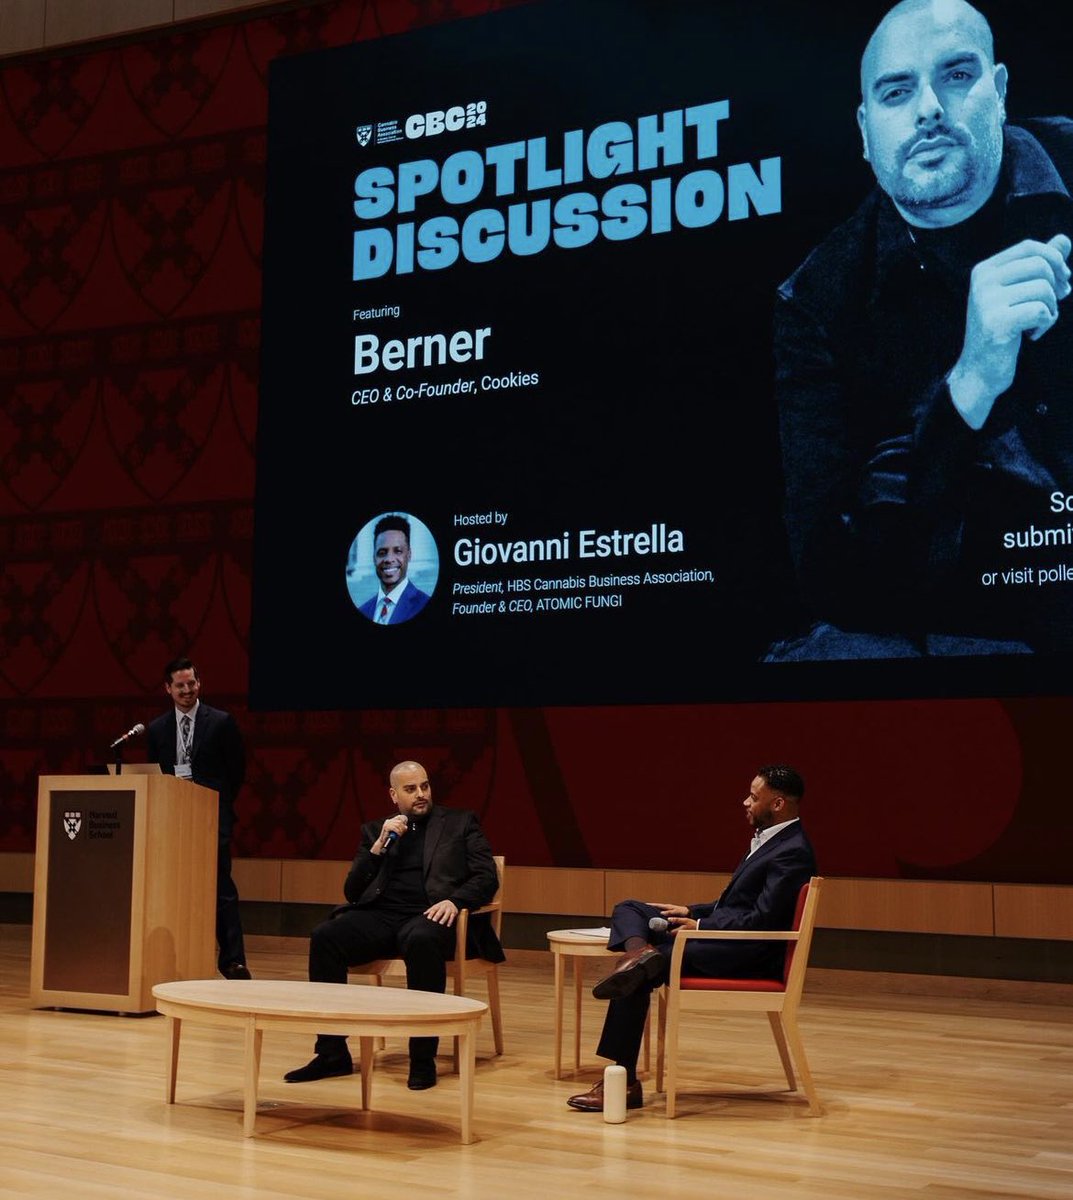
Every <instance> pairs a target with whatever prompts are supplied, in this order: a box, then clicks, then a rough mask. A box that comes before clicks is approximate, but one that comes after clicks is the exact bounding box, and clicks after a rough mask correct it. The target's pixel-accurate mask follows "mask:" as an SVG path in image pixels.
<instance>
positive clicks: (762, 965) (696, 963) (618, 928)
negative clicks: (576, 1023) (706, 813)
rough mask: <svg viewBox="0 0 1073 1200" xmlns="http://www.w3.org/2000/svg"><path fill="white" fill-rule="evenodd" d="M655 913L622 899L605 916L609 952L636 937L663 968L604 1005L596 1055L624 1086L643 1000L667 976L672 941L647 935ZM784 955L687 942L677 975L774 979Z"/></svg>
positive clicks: (631, 1070) (773, 949)
mask: <svg viewBox="0 0 1073 1200" xmlns="http://www.w3.org/2000/svg"><path fill="white" fill-rule="evenodd" d="M659 915H660V912H659V909H658V908H654V907H653V906H652V905H651V904H645V903H643V902H642V901H640V900H623V901H622V902H621V903H620V904H616V905H615V911H614V912H613V913H612V914H611V936H610V937H609V938H608V939H607V944H608V945H609V946H610V947H611V949H612V950H623V949H625V946H626V939H627V938H631V937H642V938H645V939H646V940H647V941H648V942H649V944H650V945H652V946H654V947H655V949H657V950H658V951H659V952H660V953H661V954H662V955H663V956H664V961H663V969H662V970H661V971H660V972H659V973H658V974H657V976H656V978H655V979H652V980H648V981H647V982H646V983H645V984H644V985H643V986H642V987H640V988H638V989H637V991H636V992H634V993H633V995H631V996H623V997H622V998H621V999H618V1000H610V1001H608V1005H607V1015H606V1017H605V1018H604V1029H603V1033H602V1034H601V1035H600V1044H599V1046H597V1048H596V1053H597V1054H599V1055H600V1056H601V1057H602V1058H610V1059H612V1060H613V1061H614V1062H616V1063H618V1064H619V1065H620V1066H623V1067H625V1068H626V1076H627V1079H628V1080H629V1082H630V1083H632V1082H633V1081H634V1079H636V1078H637V1056H638V1054H639V1053H640V1051H641V1039H642V1038H643V1036H644V1031H645V1020H646V1019H647V1017H648V1006H649V1000H650V998H651V996H652V992H653V990H654V989H655V988H658V987H661V986H662V985H663V984H664V983H666V982H667V979H668V977H669V975H670V959H671V950H672V949H673V948H674V938H673V937H672V936H669V935H668V934H666V933H653V932H652V931H651V930H650V929H649V928H648V922H649V921H650V920H651V918H652V917H658V916H659ZM784 953H785V951H784V950H783V947H782V944H781V943H774V944H772V943H767V942H739V941H733V942H699V941H698V942H687V943H686V949H685V955H684V956H683V959H682V972H683V974H685V975H705V976H707V977H708V978H711V979H716V978H719V979H753V978H756V979H777V978H779V977H780V970H781V958H782V956H783V955H784Z"/></svg>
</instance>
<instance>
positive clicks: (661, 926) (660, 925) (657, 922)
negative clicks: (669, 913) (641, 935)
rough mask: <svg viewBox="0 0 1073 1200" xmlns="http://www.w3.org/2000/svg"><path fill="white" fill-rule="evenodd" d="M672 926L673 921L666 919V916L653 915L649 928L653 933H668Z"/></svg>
mask: <svg viewBox="0 0 1073 1200" xmlns="http://www.w3.org/2000/svg"><path fill="white" fill-rule="evenodd" d="M670 927H671V923H670V921H668V920H667V919H666V917H653V918H652V919H651V920H650V921H649V922H648V928H649V929H651V930H652V932H653V933H666V932H667V930H668V929H670Z"/></svg>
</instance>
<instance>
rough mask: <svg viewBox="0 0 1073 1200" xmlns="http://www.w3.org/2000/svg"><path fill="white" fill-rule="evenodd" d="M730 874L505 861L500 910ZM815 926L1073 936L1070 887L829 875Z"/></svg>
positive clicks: (278, 866) (266, 888) (301, 889)
mask: <svg viewBox="0 0 1073 1200" xmlns="http://www.w3.org/2000/svg"><path fill="white" fill-rule="evenodd" d="M349 866H350V864H349V863H348V862H335V861H305V860H299V859H283V860H280V859H262V858H237V859H235V864H234V878H235V882H236V884H237V885H238V890H239V894H240V895H241V896H242V898H243V900H251V901H262V902H269V903H278V902H281V901H282V902H284V903H288V904H338V903H341V902H342V898H343V880H344V879H345V878H346V873H347V870H348V868H349ZM33 877H34V856H33V855H32V854H16V853H0V892H14V893H19V892H32V891H33ZM728 878H729V876H727V875H717V874H712V875H709V874H675V873H674V872H670V871H596V870H571V869H568V868H559V867H511V866H510V864H508V865H507V891H506V901H507V904H506V911H507V912H514V913H548V914H555V913H563V914H569V915H572V916H582V915H584V916H591V917H600V916H608V915H609V914H610V912H611V909H612V908H613V907H614V905H615V902H616V900H620V899H626V898H628V897H630V896H633V897H635V898H637V899H640V900H661V899H666V900H671V901H677V902H680V903H683V904H688V903H692V902H694V901H696V900H698V899H699V898H700V897H702V896H717V895H718V894H719V892H720V891H721V890H722V888H723V887H724V886H725V885H726V881H727V879H728ZM819 924H820V926H821V927H824V928H828V929H866V930H875V931H877V932H883V931H889V932H900V933H943V934H962V935H970V936H976V937H990V936H995V937H1009V938H1038V939H1054V940H1059V941H1060V940H1073V887H1033V886H1027V885H1021V884H991V883H948V882H943V881H920V880H912V879H832V878H828V879H827V883H826V886H825V889H824V896H823V904H822V906H821V909H820V919H819Z"/></svg>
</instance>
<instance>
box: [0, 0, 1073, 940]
mask: <svg viewBox="0 0 1073 1200" xmlns="http://www.w3.org/2000/svg"><path fill="white" fill-rule="evenodd" d="M499 7H504V5H501V4H497V3H494V2H493V0H456V2H454V3H451V2H447V0H444V2H442V3H433V2H431V0H426V2H421V0H379V2H373V0H338V2H337V3H326V4H317V5H311V6H309V7H307V8H295V7H292V6H285V7H284V8H282V9H281V10H279V11H278V12H274V13H273V12H269V13H268V14H267V15H266V14H265V13H264V12H260V11H258V12H256V13H254V14H252V15H246V16H244V17H235V16H232V17H229V18H226V19H220V20H218V21H217V22H216V23H215V24H201V25H197V26H189V27H181V28H178V29H172V30H169V31H166V32H159V33H153V34H145V35H141V36H140V37H139V38H138V39H137V40H126V41H124V42H122V43H120V44H114V45H106V46H103V47H92V48H89V49H84V50H81V51H78V52H72V53H66V54H62V55H59V54H57V55H53V56H48V55H35V56H33V57H28V58H23V59H11V60H8V61H6V62H4V63H3V64H0V393H2V397H3V403H2V409H0V460H2V464H3V469H2V472H0V475H2V482H0V557H2V560H3V564H4V565H3V578H2V582H0V741H2V748H0V891H5V890H6V891H20V890H23V882H24V881H25V879H26V878H27V877H28V876H27V870H26V868H27V863H28V856H29V854H30V853H31V852H32V850H33V840H34V826H35V796H36V787H37V778H38V776H39V775H41V774H49V775H56V774H62V773H67V772H71V773H77V772H81V771H83V770H84V769H85V768H86V767H87V766H89V765H90V764H92V763H94V762H98V761H100V760H102V759H103V757H104V755H105V752H106V751H105V748H106V747H107V745H108V743H109V742H110V741H111V739H112V738H114V737H115V736H117V734H119V733H120V732H122V731H123V730H125V729H127V728H129V727H130V726H131V724H133V723H134V722H135V721H146V720H148V719H149V718H151V717H152V716H154V715H155V714H156V713H157V712H158V711H160V710H161V708H162V707H163V704H162V702H163V700H164V696H163V692H162V690H161V684H160V671H161V667H162V665H163V663H164V662H165V661H166V660H167V659H168V658H169V657H170V656H171V655H172V654H173V653H175V652H177V651H183V650H188V651H189V652H190V653H191V654H192V656H193V657H194V658H195V659H196V660H197V662H198V663H199V664H200V666H201V669H202V674H203V684H204V696H205V698H206V700H208V701H209V702H210V703H213V704H216V705H220V706H222V707H225V708H228V709H230V710H232V711H233V712H234V713H235V714H236V716H237V717H238V720H239V721H240V723H241V725H242V728H243V730H244V731H245V734H246V737H247V740H248V745H249V749H250V772H249V780H248V784H247V786H246V789H245V791H244V793H243V795H242V796H241V798H240V801H239V805H238V808H239V825H238V828H237V831H236V835H235V842H236V852H237V853H238V854H239V855H240V856H242V857H244V858H245V859H247V860H248V863H247V870H248V872H249V873H250V878H251V880H252V879H253V878H254V877H255V876H256V875H257V874H258V873H257V869H256V862H257V861H258V860H263V861H264V863H265V872H267V875H268V876H269V877H271V878H272V879H274V878H275V877H276V873H277V872H278V875H279V878H280V879H281V880H282V879H283V878H284V877H285V876H286V874H287V873H288V870H296V871H298V872H299V873H300V872H301V871H302V870H307V871H308V870H312V874H313V876H314V877H323V878H326V877H327V876H325V875H324V874H323V869H318V868H317V865H316V864H317V863H321V862H323V863H324V864H325V869H330V871H331V872H332V873H333V876H332V877H333V878H337V873H336V867H335V865H334V864H335V862H336V861H338V860H345V859H348V858H349V857H350V856H351V854H352V852H353V849H354V847H355V845H356V842H357V839H358V830H359V826H360V824H361V822H362V821H364V820H366V819H369V818H371V817H373V816H376V815H378V814H380V813H382V812H383V811H384V807H385V804H386V795H385V785H384V777H385V773H386V770H387V768H388V767H389V766H390V764H391V763H392V762H393V761H395V760H397V759H399V758H402V757H414V758H418V759H420V760H421V761H422V762H424V763H425V764H426V765H427V767H428V769H429V771H430V774H431V776H432V778H433V780H434V786H435V788H436V794H437V797H438V798H439V799H441V800H445V801H449V802H451V803H453V804H457V805H461V806H467V807H471V808H474V809H476V810H478V811H479V812H480V814H481V816H482V818H483V821H484V824H485V827H486V829H487V831H488V834H489V837H490V838H491V840H492V842H493V843H494V845H495V848H496V850H497V851H498V852H500V853H502V854H505V855H506V857H507V859H508V861H509V862H510V864H511V867H512V871H515V872H516V874H515V878H516V879H521V878H522V876H521V875H519V874H517V869H518V868H526V869H529V870H532V871H536V872H538V874H537V875H535V876H532V878H531V880H530V882H531V883H532V881H533V880H536V881H537V882H536V883H535V884H534V885H533V886H535V888H536V892H535V895H536V897H538V898H540V897H542V898H543V899H544V900H546V902H547V903H546V906H545V907H544V908H543V909H542V910H540V911H545V912H554V911H578V909H577V908H573V907H571V903H570V902H568V900H567V899H566V898H565V897H567V896H571V895H573V894H574V893H575V892H577V891H578V888H579V887H580V888H581V892H580V893H579V894H583V895H585V896H587V895H588V893H587V892H586V891H585V889H584V887H582V886H581V885H582V884H583V883H584V881H585V880H586V879H587V878H590V877H589V876H588V875H586V874H574V872H573V870H570V871H564V869H577V870H580V871H583V872H591V873H593V877H595V876H596V875H598V876H599V880H600V883H599V888H597V889H594V890H593V891H592V894H593V896H596V895H597V894H598V895H599V896H600V898H601V902H602V901H603V900H604V898H605V897H604V880H605V873H613V872H636V871H640V870H644V871H656V872H662V873H668V872H669V873H680V872H681V873H705V874H707V873H713V872H716V873H717V872H722V871H726V870H728V869H729V868H731V867H732V866H733V864H734V863H735V862H736V861H737V859H738V858H739V857H740V855H741V853H742V849H743V846H744V844H745V841H746V831H745V828H744V825H743V821H742V816H741V810H740V805H739V800H740V797H741V796H742V795H743V794H744V792H745V790H746V787H747V784H748V781H749V778H750V776H751V774H752V771H753V769H754V767H755V766H757V765H758V764H759V763H761V762H764V761H772V760H786V761H791V762H794V763H795V764H797V765H799V766H800V768H801V769H802V771H803V772H804V774H805V776H806V778H807V779H808V783H809V796H808V798H807V801H806V809H805V814H806V820H807V823H808V826H809V829H810V831H811V834H812V837H813V840H814V842H815V844H816V847H817V851H818V854H819V859H820V864H821V868H822V870H823V872H824V874H825V875H828V876H832V877H836V876H843V877H847V880H857V881H864V882H865V883H867V881H906V886H905V888H904V889H903V890H901V891H899V892H896V893H895V896H896V899H895V900H894V901H893V906H894V908H899V907H900V906H902V905H903V904H909V906H910V908H911V907H912V905H913V904H914V903H916V901H914V900H913V899H912V897H914V896H920V895H921V894H923V893H921V892H920V891H919V889H918V890H917V891H916V892H914V891H912V889H911V888H910V887H909V884H910V882H912V883H913V885H914V886H915V885H916V884H917V883H922V882H926V881H933V882H934V881H947V882H950V883H956V884H964V885H966V886H964V887H957V888H954V889H953V891H952V892H943V891H941V890H940V891H936V890H934V889H931V890H928V891H927V895H928V896H931V897H932V898H933V899H934V898H935V897H939V899H938V900H935V903H936V904H938V905H939V911H944V910H946V909H947V908H949V909H950V911H953V912H962V911H963V912H964V913H965V914H966V915H965V919H964V922H961V921H960V918H959V919H958V921H956V922H955V925H956V926H957V927H956V928H953V929H949V930H946V931H947V932H965V933H974V932H990V933H995V932H998V927H999V926H1001V928H1002V929H1005V930H1007V935H1008V936H1050V937H1069V936H1070V934H1071V932H1073V929H1071V926H1073V917H1071V911H1073V909H1071V906H1073V899H1071V897H1073V889H1071V888H1070V885H1071V884H1073V867H1071V865H1070V854H1069V846H1070V844H1071V843H1073V806H1071V805H1070V803H1069V800H1068V793H1069V789H1070V780H1069V772H1068V767H1067V761H1068V757H1067V753H1066V745H1067V743H1068V730H1069V729H1070V727H1071V724H1073V701H1071V700H1068V699H1065V698H1060V699H1056V698H1037V699H1031V698H1030V699H1018V700H999V699H981V700H931V701H926V702H925V701H919V702H918V701H897V702H878V701H875V702H866V701H862V702H837V703H834V702H829V703H828V702H825V703H819V702H816V703H794V704H744V705H726V704H720V705H710V706H688V707H687V706H665V707H622V708H611V707H609V708H595V709H567V708H548V709H525V710H513V709H480V710H445V711H423V710H418V711H409V712H397V711H372V712H370V711H365V712H351V713H342V712H324V713H296V712H290V711H286V710H284V711H281V712H277V713H251V712H249V711H247V697H246V680H247V667H248V661H247V657H248V629H249V607H250V595H249V591H250V559H251V533H252V523H253V487H254V475H255V438H256V431H257V384H258V347H259V303H260V295H261V275H260V249H261V236H262V211H263V207H262V206H263V201H264V178H265V121H266V102H267V96H266V75H267V68H268V64H269V63H270V62H271V60H272V59H273V58H274V57H276V56H278V55H284V54H294V53H297V52H301V51H306V50H312V49H315V48H318V47H326V46H335V45H341V44H345V43H348V42H351V41H355V40H359V39H368V38H375V37H379V36H382V35H384V34H387V33H392V32H398V31H402V30H406V29H409V28H414V27H417V26H419V25H422V24H426V23H429V22H432V21H440V20H449V19H454V18H457V17H463V16H466V15H471V14H476V13H482V12H486V11H489V10H493V9H496V8H499ZM294 633H295V637H298V638H300V637H301V636H302V631H301V629H300V628H299V629H296V630H295V631H294ZM578 669H584V665H583V664H579V668H578ZM667 669H668V670H669V671H688V670H689V669H690V665H689V654H688V652H683V653H675V652H674V651H673V650H671V649H669V652H668V659H667ZM279 701H280V703H281V704H284V705H285V704H286V697H285V696H281V697H279ZM135 756H136V755H135ZM329 864H330V867H329ZM261 874H264V872H262V873H261ZM608 877H610V876H608ZM669 882H673V881H669ZM991 885H1001V886H995V887H992V886H991ZM273 886H274V885H273ZM280 888H281V892H280V895H281V898H283V899H286V897H284V896H283V894H282V883H281V885H280ZM563 888H565V892H562V891H557V890H556V889H563ZM876 888H878V891H876ZM887 888H888V883H882V884H881V885H880V884H879V883H876V885H875V887H873V888H872V891H870V892H868V894H869V895H872V894H873V893H875V894H876V895H879V894H880V893H882V894H883V895H886V894H887V893H886V891H884V889H887ZM549 889H550V890H549ZM256 890H257V889H255V891H256ZM271 890H272V889H271V887H270V888H269V891H271ZM312 890H313V891H314V892H315V891H316V890H317V889H316V887H314V888H313V889H312ZM866 890H867V889H866ZM832 894H833V895H834V894H835V889H833V891H832ZM848 895H850V897H851V900H850V901H848V902H847V904H846V906H845V907H846V910H847V912H851V911H853V910H854V907H855V906H856V909H857V911H859V912H860V920H859V923H858V925H857V927H862V928H874V927H875V924H874V921H875V920H879V921H880V924H882V918H874V917H873V916H871V915H869V914H868V913H867V912H865V911H864V910H865V909H867V907H868V905H867V904H866V903H864V900H863V899H862V896H863V893H860V894H857V893H853V892H852V888H851V891H850V893H848ZM854 896H856V898H855V899H854V898H853V897H854ZM556 897H560V898H559V899H556ZM942 897H945V899H943V898H942ZM265 898H267V896H265ZM295 898H302V899H309V900H312V899H315V898H316V897H315V896H313V895H312V894H304V895H302V896H300V897H299V896H296V897H295ZM1011 901H1015V903H1014V908H1013V910H1012V911H1014V913H1015V914H1016V915H1015V917H1011V918H1009V921H1011V922H1012V924H1009V925H1003V924H1002V922H1001V921H999V918H998V914H999V913H1000V912H1001V913H1006V914H1007V917H1008V914H1009V912H1010V911H1011V909H1010V903H1011ZM537 902H538V901H537V899H534V900H533V901H532V903H533V904H536V903H537ZM529 903H530V902H529V901H526V904H529ZM556 905H558V906H559V907H558V908H556ZM862 905H863V907H862ZM529 911H534V910H533V909H532V908H530V909H529ZM876 911H878V912H880V913H882V912H883V911H884V909H883V905H882V903H880V907H879V909H878V910H876ZM981 914H983V915H982V916H981ZM1003 919H1004V920H1005V919H1006V918H1003ZM846 920H849V921H851V920H852V917H847V918H846ZM887 927H897V925H894V926H889V925H888V926H887ZM1014 930H1016V932H1014Z"/></svg>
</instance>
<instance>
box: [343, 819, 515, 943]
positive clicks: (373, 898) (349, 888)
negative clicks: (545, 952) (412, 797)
mask: <svg viewBox="0 0 1073 1200" xmlns="http://www.w3.org/2000/svg"><path fill="white" fill-rule="evenodd" d="M386 819H387V818H381V819H380V820H378V821H369V822H367V823H366V824H365V825H363V826H362V827H361V847H360V848H359V850H358V853H357V856H356V857H355V859H354V862H353V864H352V865H351V868H350V873H349V874H348V875H347V877H346V883H345V884H344V885H343V895H344V896H346V898H347V900H348V901H349V903H348V904H346V905H343V906H342V907H341V908H339V909H336V912H345V911H346V910H347V909H348V908H368V907H371V906H373V905H375V904H376V903H377V901H378V900H379V899H380V897H381V896H383V895H384V894H385V893H386V892H388V891H389V890H390V887H391V868H392V865H393V863H394V856H393V855H392V854H391V853H388V854H373V853H372V847H373V843H374V842H376V841H377V840H378V838H379V837H380V830H381V827H382V826H383V824H384V821H385V820H386ZM424 850H425V857H424V867H425V894H426V895H427V896H428V899H429V903H430V904H436V903H438V902H439V901H440V900H451V901H453V902H454V903H455V904H456V905H457V906H458V907H459V908H469V909H474V908H480V907H481V906H482V905H483V904H487V903H488V902H489V901H490V900H491V899H492V897H493V896H494V895H495V894H496V889H497V888H498V886H499V879H498V876H497V874H496V864H495V860H494V859H493V858H492V849H491V847H490V846H489V845H488V840H487V838H486V837H485V836H484V833H483V832H482V830H481V826H480V823H479V821H478V820H477V815H476V813H472V812H468V811H467V810H465V809H461V808H442V807H441V806H440V805H438V804H434V805H433V806H432V811H431V812H430V813H429V815H428V828H427V829H426V830H425V848H424ZM466 953H467V955H468V956H471V957H472V956H477V957H480V958H486V959H488V960H489V961H490V962H502V961H503V959H504V958H505V955H504V954H503V947H502V946H501V945H500V944H499V939H498V938H497V937H496V935H495V931H494V930H493V929H492V926H491V922H490V921H489V919H488V915H487V914H485V915H482V916H479V917H475V918H474V919H473V920H472V921H470V923H469V938H468V945H467V947H466Z"/></svg>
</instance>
